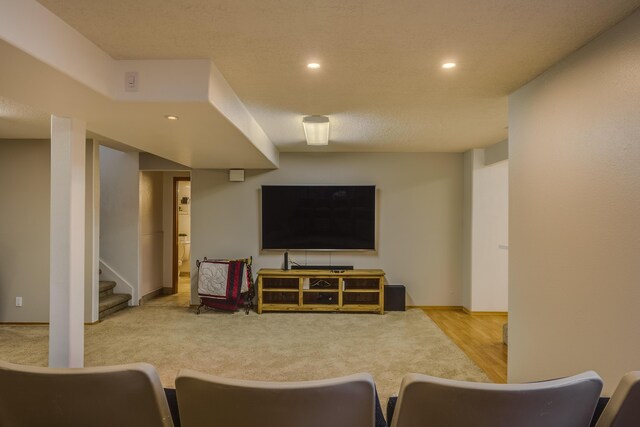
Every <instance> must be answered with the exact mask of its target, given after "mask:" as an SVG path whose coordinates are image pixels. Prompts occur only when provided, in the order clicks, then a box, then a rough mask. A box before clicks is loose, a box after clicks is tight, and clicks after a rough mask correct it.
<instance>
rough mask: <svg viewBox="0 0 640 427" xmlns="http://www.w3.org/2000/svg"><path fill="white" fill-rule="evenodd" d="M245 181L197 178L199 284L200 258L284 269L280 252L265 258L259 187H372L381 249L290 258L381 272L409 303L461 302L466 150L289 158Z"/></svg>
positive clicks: (194, 242) (212, 174)
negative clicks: (244, 261) (403, 290)
mask: <svg viewBox="0 0 640 427" xmlns="http://www.w3.org/2000/svg"><path fill="white" fill-rule="evenodd" d="M245 175H246V181H245V182H229V180H228V171H226V170H217V171H215V170H194V171H193V173H192V178H191V191H192V195H193V199H192V205H191V209H192V210H191V220H192V223H191V229H192V237H191V249H192V250H191V271H192V278H193V280H192V282H193V285H195V276H196V274H195V272H196V268H195V261H196V259H202V258H203V257H204V256H207V257H209V258H211V257H221V258H229V257H248V256H253V257H254V263H255V266H254V272H257V271H258V269H259V268H279V267H281V265H282V253H281V252H273V253H272V252H265V253H260V248H259V196H260V193H259V190H260V186H261V185H266V184H270V185H275V184H289V185H292V184H294V185H295V184H354V185H358V184H361V185H363V184H375V185H376V186H377V189H378V199H379V203H378V242H379V243H378V251H377V253H356V252H351V253H344V252H332V253H319V252H309V253H307V254H305V253H304V252H291V254H290V255H291V257H292V259H293V260H294V261H297V262H299V263H303V264H304V263H305V261H306V262H307V263H308V264H315V263H317V264H329V263H332V264H334V265H336V264H353V265H354V266H355V268H381V269H383V270H385V272H386V273H387V280H388V281H389V282H391V283H403V284H405V285H406V286H407V294H408V303H409V304H411V305H461V292H460V291H461V266H462V264H461V257H462V233H461V224H462V187H463V186H462V155H461V154H451V153H449V154H428V153H406V154H405V153H402V154H390V153H357V154H356V153H328V154H308V153H306V154H302V153H282V154H281V156H280V168H279V169H278V170H273V171H246V174H245ZM196 302H197V292H195V289H194V292H192V303H196Z"/></svg>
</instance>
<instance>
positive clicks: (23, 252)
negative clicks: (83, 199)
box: [0, 140, 51, 322]
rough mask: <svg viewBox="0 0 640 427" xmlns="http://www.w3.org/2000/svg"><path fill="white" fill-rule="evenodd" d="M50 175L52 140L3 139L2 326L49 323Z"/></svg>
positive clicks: (0, 147) (0, 221) (0, 226)
mask: <svg viewBox="0 0 640 427" xmlns="http://www.w3.org/2000/svg"><path fill="white" fill-rule="evenodd" d="M50 171H51V144H50V143H49V141H48V140H0V182H1V183H2V185H0V200H2V205H1V206H2V209H0V322H48V321H49V230H50V225H49V212H50V190H51V189H50V185H51V184H50V183H51V173H50ZM18 296H21V297H22V298H23V306H22V307H16V304H15V302H16V297H18Z"/></svg>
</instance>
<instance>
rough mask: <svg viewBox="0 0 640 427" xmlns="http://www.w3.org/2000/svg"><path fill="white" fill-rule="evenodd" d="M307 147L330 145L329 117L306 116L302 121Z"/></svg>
mask: <svg viewBox="0 0 640 427" xmlns="http://www.w3.org/2000/svg"><path fill="white" fill-rule="evenodd" d="M302 127H303V128H304V136H305V138H307V145H329V117H327V116H306V117H304V118H303V119H302Z"/></svg>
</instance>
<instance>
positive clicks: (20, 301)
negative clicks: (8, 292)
mask: <svg viewBox="0 0 640 427" xmlns="http://www.w3.org/2000/svg"><path fill="white" fill-rule="evenodd" d="M16 307H22V297H16Z"/></svg>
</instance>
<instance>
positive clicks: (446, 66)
mask: <svg viewBox="0 0 640 427" xmlns="http://www.w3.org/2000/svg"><path fill="white" fill-rule="evenodd" d="M455 66H456V63H455V62H445V63H444V64H442V68H445V69H447V70H448V69H450V68H455Z"/></svg>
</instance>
